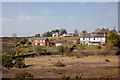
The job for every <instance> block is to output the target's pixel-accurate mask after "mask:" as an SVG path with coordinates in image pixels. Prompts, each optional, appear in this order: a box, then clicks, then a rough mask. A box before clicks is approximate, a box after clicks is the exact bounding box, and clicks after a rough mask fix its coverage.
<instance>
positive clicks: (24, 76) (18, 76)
mask: <svg viewBox="0 0 120 80" xmlns="http://www.w3.org/2000/svg"><path fill="white" fill-rule="evenodd" d="M15 79H21V80H23V79H27V80H32V79H33V75H32V74H30V73H28V72H26V71H22V72H20V73H16V74H15Z"/></svg>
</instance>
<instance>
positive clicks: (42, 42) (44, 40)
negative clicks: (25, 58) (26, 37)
mask: <svg viewBox="0 0 120 80" xmlns="http://www.w3.org/2000/svg"><path fill="white" fill-rule="evenodd" d="M33 45H34V46H37V45H40V46H47V45H49V39H48V38H36V39H35V40H34V41H33Z"/></svg>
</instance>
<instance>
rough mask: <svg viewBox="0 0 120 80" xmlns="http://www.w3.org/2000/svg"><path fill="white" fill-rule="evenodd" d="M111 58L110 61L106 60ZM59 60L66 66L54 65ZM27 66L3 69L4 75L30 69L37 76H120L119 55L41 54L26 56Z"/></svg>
mask: <svg viewBox="0 0 120 80" xmlns="http://www.w3.org/2000/svg"><path fill="white" fill-rule="evenodd" d="M105 59H109V60H110V62H109V63H108V62H105ZM57 61H61V62H62V63H64V64H65V65H66V66H65V67H55V66H53V65H54V64H55V63H57ZM25 64H26V65H27V67H26V68H23V69H16V68H13V69H10V70H6V69H3V77H14V75H15V73H16V72H20V71H23V70H25V71H28V72H29V73H31V74H33V75H34V77H35V78H60V76H61V75H63V74H66V75H67V74H70V76H71V77H75V75H76V74H79V73H81V74H83V75H84V76H83V77H84V78H96V77H97V76H98V75H99V74H102V73H108V74H111V75H112V77H116V78H117V77H118V68H117V66H118V57H117V56H88V57H83V58H76V57H63V56H41V57H35V58H26V59H25Z"/></svg>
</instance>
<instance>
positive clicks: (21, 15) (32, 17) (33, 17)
mask: <svg viewBox="0 0 120 80" xmlns="http://www.w3.org/2000/svg"><path fill="white" fill-rule="evenodd" d="M44 18H45V16H31V15H27V14H23V13H20V14H19V15H18V17H17V20H27V21H31V20H41V19H44Z"/></svg>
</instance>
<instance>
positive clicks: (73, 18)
mask: <svg viewBox="0 0 120 80" xmlns="http://www.w3.org/2000/svg"><path fill="white" fill-rule="evenodd" d="M77 18H78V16H72V15H69V16H68V19H69V20H75V19H77Z"/></svg>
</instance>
